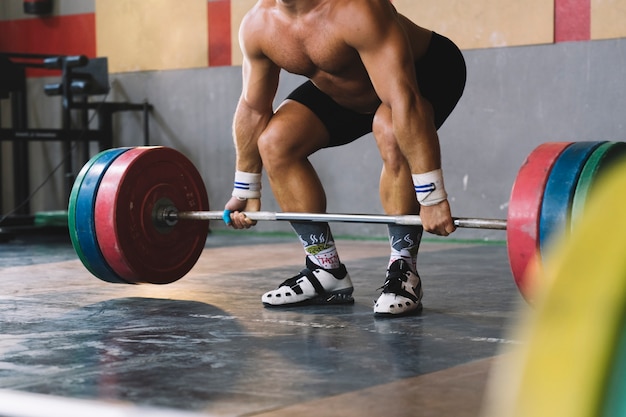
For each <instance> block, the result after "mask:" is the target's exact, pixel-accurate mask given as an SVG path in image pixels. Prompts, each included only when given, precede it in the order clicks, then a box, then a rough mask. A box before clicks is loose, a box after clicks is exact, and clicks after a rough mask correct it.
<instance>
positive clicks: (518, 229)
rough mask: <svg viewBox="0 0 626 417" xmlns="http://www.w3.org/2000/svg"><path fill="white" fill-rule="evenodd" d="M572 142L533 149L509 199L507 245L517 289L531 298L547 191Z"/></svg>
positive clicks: (526, 297)
mask: <svg viewBox="0 0 626 417" xmlns="http://www.w3.org/2000/svg"><path fill="white" fill-rule="evenodd" d="M571 144H572V142H554V143H544V144H542V145H539V146H538V147H537V148H536V149H535V150H533V151H532V152H531V153H530V155H528V158H526V161H524V164H523V165H522V167H521V168H520V170H519V172H518V174H517V178H516V179H515V183H514V184H513V190H512V191H511V199H510V201H509V211H508V216H507V226H506V228H507V232H506V237H507V247H508V251H509V263H510V264H511V271H512V272H513V278H515V283H516V284H517V288H519V290H520V293H521V294H522V296H523V297H524V298H525V299H526V300H527V301H531V291H532V286H533V285H532V283H531V282H530V279H529V278H528V276H527V274H526V269H527V267H528V265H529V262H531V261H532V260H533V258H534V257H535V256H536V255H537V250H538V248H539V222H540V220H541V205H542V202H543V193H544V190H545V186H546V182H547V181H548V177H549V175H550V171H551V169H552V166H553V165H554V163H555V161H556V160H557V158H558V157H559V155H560V154H561V153H562V152H563V151H564V150H565V149H566V148H567V147H568V146H570V145H571Z"/></svg>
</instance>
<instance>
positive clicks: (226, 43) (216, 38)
mask: <svg viewBox="0 0 626 417" xmlns="http://www.w3.org/2000/svg"><path fill="white" fill-rule="evenodd" d="M208 13H209V66H210V67H216V66H222V65H231V64H232V53H231V46H232V39H231V34H230V31H231V28H230V0H209V8H208Z"/></svg>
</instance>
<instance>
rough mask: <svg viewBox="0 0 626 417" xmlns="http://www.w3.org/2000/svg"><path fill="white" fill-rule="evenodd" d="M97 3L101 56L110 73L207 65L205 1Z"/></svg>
mask: <svg viewBox="0 0 626 417" xmlns="http://www.w3.org/2000/svg"><path fill="white" fill-rule="evenodd" d="M184 5H185V6H184V7H181V2H180V1H179V0H150V1H136V0H115V1H111V0H97V1H96V33H97V47H98V55H100V56H107V57H108V58H109V71H110V72H125V71H150V70H167V69H179V68H196V67H206V66H207V65H208V60H209V58H208V49H209V47H208V19H207V16H208V12H207V1H206V0H185V1H184Z"/></svg>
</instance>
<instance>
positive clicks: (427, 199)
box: [412, 169, 448, 206]
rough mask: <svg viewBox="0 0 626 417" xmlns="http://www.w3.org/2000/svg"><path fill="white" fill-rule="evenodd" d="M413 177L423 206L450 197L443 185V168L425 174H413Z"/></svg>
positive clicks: (416, 191) (418, 199)
mask: <svg viewBox="0 0 626 417" xmlns="http://www.w3.org/2000/svg"><path fill="white" fill-rule="evenodd" d="M412 177H413V185H415V194H416V195H417V201H419V203H420V204H421V205H422V206H434V205H435V204H439V203H441V202H442V201H444V200H445V199H447V198H448V194H447V193H446V189H445V188H444V186H443V173H442V171H441V169H437V170H435V171H430V172H426V173H424V174H413V175H412Z"/></svg>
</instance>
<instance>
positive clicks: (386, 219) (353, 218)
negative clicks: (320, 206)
mask: <svg viewBox="0 0 626 417" xmlns="http://www.w3.org/2000/svg"><path fill="white" fill-rule="evenodd" d="M223 214H224V212H223V211H184V212H178V211H176V209H173V208H167V209H164V210H162V211H161V212H160V214H159V215H158V216H157V217H158V218H157V221H160V222H167V223H170V224H171V222H175V221H178V220H221V219H222V216H223ZM245 215H246V216H247V217H248V218H249V219H250V220H255V221H296V222H341V223H378V224H400V225H409V226H421V225H422V219H421V218H420V216H417V215H402V216H388V215H382V214H381V215H377V214H329V213H289V212H285V213H276V212H271V211H255V212H246V213H245ZM453 220H454V224H455V226H456V227H460V228H469V229H490V230H506V220H502V219H472V218H464V217H455V218H453Z"/></svg>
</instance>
